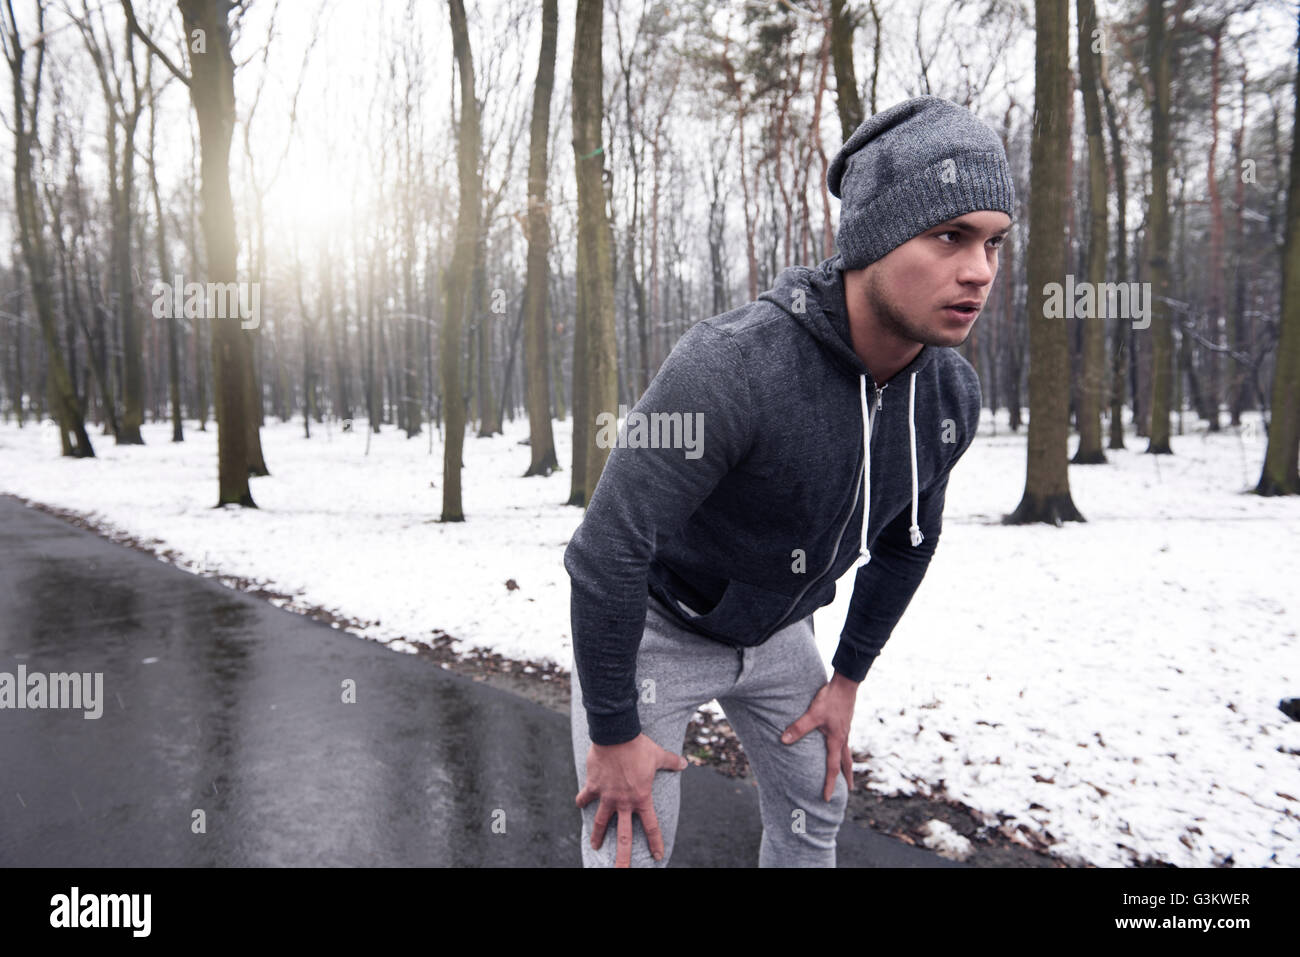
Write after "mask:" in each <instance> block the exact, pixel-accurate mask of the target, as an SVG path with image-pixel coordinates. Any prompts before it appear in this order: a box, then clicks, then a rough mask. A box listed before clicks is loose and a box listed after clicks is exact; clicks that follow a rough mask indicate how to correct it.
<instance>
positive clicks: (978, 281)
mask: <svg viewBox="0 0 1300 957" xmlns="http://www.w3.org/2000/svg"><path fill="white" fill-rule="evenodd" d="M996 271H997V262H996V260H994V262H993V263H992V265H990V263H989V257H988V255H987V254H986V253H985V251H984V247H983V246H982V245H981V246H980V247H978V248H977V249H976V250H974V251H972V252H971V253H969V254H967V255H966V256H964V257H963V258H962V262H961V268H960V270H958V273H957V281H958V282H960V283H962V284H963V285H968V284H969V285H975V286H987V285H988V284H989V283H991V282H992V281H993V275H994V273H995V272H996Z"/></svg>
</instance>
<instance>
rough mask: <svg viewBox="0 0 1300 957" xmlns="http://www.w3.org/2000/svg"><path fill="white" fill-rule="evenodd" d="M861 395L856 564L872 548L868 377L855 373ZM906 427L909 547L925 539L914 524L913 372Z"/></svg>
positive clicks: (863, 560) (864, 559)
mask: <svg viewBox="0 0 1300 957" xmlns="http://www.w3.org/2000/svg"><path fill="white" fill-rule="evenodd" d="M858 385H859V387H860V399H861V404H862V540H861V544H860V546H859V548H858V565H859V567H860V566H862V565H866V564H867V563H868V562H870V561H871V552H869V551H868V550H867V529H868V527H869V525H870V523H871V410H870V407H869V406H868V405H867V377H866V375H860V376H858ZM907 429H908V436H909V438H910V439H911V450H912V525H911V527H910V528H909V529H908V532H909V537H910V539H911V542H912V547H913V548H915V547H916V546H917V545H920V544H921V542H922V540H923V539H924V537H925V536H924V535H922V534H921V526H920V525H918V524H917V513H918V509H919V494H918V491H917V471H916V373H915V372H913V373H912V375H911V379H910V381H909V384H908V392H907Z"/></svg>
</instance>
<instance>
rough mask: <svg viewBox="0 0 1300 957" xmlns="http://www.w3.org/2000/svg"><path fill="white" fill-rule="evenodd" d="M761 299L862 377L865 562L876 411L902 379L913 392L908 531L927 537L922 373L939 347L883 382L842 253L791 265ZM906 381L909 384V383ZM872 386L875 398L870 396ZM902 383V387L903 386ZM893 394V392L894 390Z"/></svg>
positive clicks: (915, 541)
mask: <svg viewBox="0 0 1300 957" xmlns="http://www.w3.org/2000/svg"><path fill="white" fill-rule="evenodd" d="M758 298H759V300H760V301H766V302H770V303H772V304H773V305H776V306H779V307H780V308H781V309H782V310H783V311H784V312H786V313H787V314H788V315H789V316H790V317H791V318H792V319H793V320H794V321H795V322H796V323H798V324H799V325H800V326H801V327H802V328H803V329H804V330H805V331H807V332H808V334H809V335H810V336H812V337H813V338H814V339H815V340H816V341H817V343H818V345H819V346H821V348H822V352H823V354H824V355H826V356H827V358H828V359H829V360H830V362H831V363H832V364H833V365H835V366H836V367H838V368H840V369H841V370H843V371H844V373H845V374H846V375H852V376H855V377H856V378H857V379H858V389H859V396H860V405H861V409H862V459H863V466H862V496H863V499H862V501H863V508H862V531H861V538H860V546H859V549H858V555H859V558H858V564H859V566H861V565H865V564H867V563H868V562H869V561H871V553H870V552H869V551H868V549H867V529H868V527H869V526H870V522H871V514H870V512H871V431H872V428H871V427H872V412H873V407H874V411H876V412H879V411H880V409H881V408H882V407H883V403H884V391H885V389H887V388H888V387H889V386H890V385H894V384H895V383H899V384H900V386H901V387H902V388H905V389H906V391H907V426H908V434H909V436H910V438H911V452H912V454H911V480H912V524H911V527H910V528H909V529H908V531H909V534H910V541H911V543H912V547H913V548H915V547H916V546H918V545H920V544H921V542H922V541H923V540H924V536H923V535H922V534H921V527H920V525H919V524H918V521H917V514H918V504H919V498H920V492H919V489H918V488H917V468H916V374H917V373H918V372H919V371H921V370H922V369H924V368H925V367H926V366H927V365H929V364H930V363H931V362H932V361H933V360H934V358H935V352H936V348H937V347H935V346H929V345H923V346H921V351H920V352H918V353H917V354H916V356H915V357H914V358H913V359H912V361H911V362H909V363H908V364H907V365H906V366H905V367H904V368H903V369H902V370H900V371H899V372H898V373H897V374H896V375H895V376H894V377H893V378H892V379H890V380H889V382H887V383H885V384H884V385H881V386H877V385H876V382H875V380H874V379H872V377H871V373H870V372H869V371H868V370H867V367H866V364H865V363H863V361H862V359H861V358H860V357H859V356H858V354H857V352H855V351H854V349H853V337H852V334H851V333H850V331H849V310H848V302H847V300H846V298H845V295H844V271H843V258H842V256H841V255H840V254H838V253H837V254H836V255H835V256H832V257H831V258H829V259H825V260H823V261H822V262H821V263H819V264H818V265H817V266H816V267H814V268H809V267H807V266H791V267H789V268H788V269H784V270H782V271H781V273H780V274H779V275H778V276H777V277H776V282H775V284H774V285H773V286H772V288H771V289H769V290H768V291H766V292H764V293H762V294H761V295H760V296H759V297H758ZM904 383H905V385H903V384H904ZM868 387H870V391H871V392H872V393H873V400H868ZM897 388H898V387H896V390H897ZM891 396H892V394H891Z"/></svg>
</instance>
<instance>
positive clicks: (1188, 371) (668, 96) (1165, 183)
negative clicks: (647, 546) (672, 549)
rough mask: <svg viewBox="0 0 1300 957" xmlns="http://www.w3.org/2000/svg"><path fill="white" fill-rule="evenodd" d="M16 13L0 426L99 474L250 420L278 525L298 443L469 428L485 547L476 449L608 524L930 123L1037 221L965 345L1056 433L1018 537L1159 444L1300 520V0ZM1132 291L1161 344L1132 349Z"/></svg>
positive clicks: (157, 7)
mask: <svg viewBox="0 0 1300 957" xmlns="http://www.w3.org/2000/svg"><path fill="white" fill-rule="evenodd" d="M362 6H363V7H364V8H365V9H364V11H362V10H360V9H359V7H362ZM602 7H605V8H607V9H602ZM3 14H4V29H3V39H4V50H5V56H6V60H7V63H8V67H9V81H10V87H11V92H12V96H11V97H9V98H7V100H6V103H5V106H6V107H7V109H5V111H4V112H5V121H6V124H7V129H8V133H9V134H11V136H10V138H9V140H8V142H7V143H6V146H7V147H9V148H11V149H12V156H13V162H12V164H6V165H7V167H8V170H7V171H8V172H9V173H10V174H11V176H12V182H13V189H12V191H10V190H5V191H4V194H3V195H4V196H5V197H6V199H7V200H9V201H10V202H7V203H6V212H7V213H8V214H9V215H6V216H5V221H6V222H7V223H8V224H9V226H10V232H11V238H12V241H11V242H10V243H9V244H8V249H9V252H10V254H9V256H8V257H6V258H5V261H4V263H3V265H2V266H0V296H2V297H3V300H4V302H3V312H0V396H2V397H3V398H2V400H0V413H2V414H3V417H4V420H5V421H6V422H12V423H15V424H16V425H18V426H22V425H24V424H25V423H28V422H32V421H35V422H39V421H41V420H43V419H49V420H52V421H54V422H56V423H57V424H58V430H59V435H60V442H61V452H62V454H63V455H65V456H71V457H88V456H93V455H94V454H95V448H96V445H97V444H102V443H104V442H111V443H115V444H116V445H132V444H141V443H143V442H144V438H143V436H142V431H141V428H142V425H143V424H144V423H146V422H170V424H171V434H170V441H172V442H177V443H179V442H184V441H185V440H186V437H187V433H188V432H189V431H190V430H199V431H203V430H207V429H210V428H213V427H216V428H218V429H219V450H218V456H219V491H218V496H217V498H216V503H217V504H228V503H237V504H240V505H244V506H253V505H254V504H255V502H254V498H253V495H252V492H251V489H252V488H253V486H252V485H250V482H249V479H250V477H257V476H267V475H270V474H271V466H272V465H273V464H274V463H273V462H271V463H268V461H267V460H266V457H265V455H264V453H263V449H262V443H261V430H262V428H263V427H264V425H265V423H266V422H267V420H268V419H276V420H279V421H281V422H289V421H291V420H292V421H299V422H300V423H301V428H302V432H303V435H304V436H306V437H310V436H311V435H312V430H313V427H315V428H317V429H319V428H320V427H321V426H322V425H323V424H324V423H325V422H326V421H329V422H330V423H332V424H337V426H338V427H339V428H342V429H353V428H356V429H363V428H364V429H368V430H371V431H373V432H375V433H378V432H379V431H380V430H381V429H386V428H387V429H396V430H399V431H400V432H402V433H403V434H405V435H406V436H407V437H408V438H414V437H417V436H420V435H421V434H422V432H423V430H425V429H433V430H436V431H437V434H438V436H439V437H440V438H441V445H442V450H443V474H442V483H441V487H442V490H443V499H442V503H441V513H440V518H441V519H442V520H444V521H457V520H461V519H462V518H464V512H463V507H462V503H461V483H460V472H461V468H462V464H463V458H462V449H463V443H464V441H465V436H467V435H470V434H473V435H477V436H490V435H493V434H499V433H500V431H501V427H502V422H503V421H513V420H515V419H516V418H517V417H527V420H528V422H529V431H528V442H529V448H530V453H531V460H530V461H529V462H528V464H527V468H526V470H525V474H526V475H547V474H550V472H551V471H553V470H555V469H558V468H564V469H566V470H568V471H569V473H570V495H569V502H570V504H575V505H581V504H583V503H584V502H585V501H586V498H587V496H588V493H589V490H590V489H592V488H594V485H595V482H596V480H597V478H598V477H599V475H600V471H601V468H602V466H603V463H604V459H605V456H606V455H607V454H608V449H607V448H602V447H601V445H600V444H599V443H598V442H597V433H598V427H597V425H596V422H597V418H598V416H599V415H600V414H602V413H604V414H606V415H612V414H614V412H615V411H616V409H617V407H618V406H619V405H620V404H625V405H629V406H630V405H632V404H633V403H635V401H636V399H637V398H638V397H639V396H640V395H641V394H642V393H643V392H644V390H645V388H646V385H647V384H648V382H649V381H650V379H652V378H653V376H654V374H655V371H656V369H657V368H658V366H659V364H660V363H661V362H662V360H663V358H664V357H665V355H666V354H667V353H668V351H669V350H670V349H671V347H672V345H673V343H674V342H675V341H676V340H677V339H678V338H679V337H680V335H681V334H682V332H683V331H684V330H685V329H686V328H688V327H689V326H690V325H692V324H693V323H694V322H696V321H698V320H700V319H702V318H705V317H707V316H710V315H715V314H718V313H721V312H724V311H726V310H728V309H731V308H734V307H735V306H737V305H740V304H742V303H744V302H746V301H750V300H752V299H754V298H756V297H757V296H758V294H759V292H760V291H761V290H763V289H765V288H767V287H768V286H769V285H770V284H771V282H772V280H773V278H774V276H775V275H776V273H777V272H779V271H780V270H781V269H782V268H784V267H785V266H787V265H790V264H793V263H804V264H808V265H813V264H816V263H817V262H818V261H820V260H822V259H825V258H827V257H829V256H831V255H833V254H834V251H835V250H834V222H835V218H836V211H835V208H834V207H835V206H836V205H837V203H833V202H832V199H831V197H830V195H829V193H828V192H827V190H826V187H825V175H824V174H825V169H826V165H827V162H828V157H829V156H830V155H833V153H834V151H835V149H836V148H837V146H838V143H839V142H840V140H841V139H843V138H847V137H848V135H849V134H850V133H851V132H852V131H853V129H855V128H856V127H857V126H858V125H859V124H860V123H861V121H862V120H863V119H864V118H865V117H867V116H870V115H872V114H873V113H875V112H877V111H879V110H881V109H883V108H884V107H885V106H887V105H889V104H890V103H892V102H894V100H895V99H897V98H902V97H904V96H911V95H920V94H933V95H939V96H943V97H946V98H949V99H952V100H953V101H955V102H957V103H960V104H962V105H964V106H967V107H968V108H970V109H971V110H973V111H975V112H976V113H977V114H979V115H981V116H982V117H984V118H985V119H987V120H988V121H989V122H990V123H991V124H993V125H994V126H995V127H996V128H997V129H999V130H1000V131H1001V134H1002V137H1003V141H1004V145H1005V148H1006V151H1007V153H1008V156H1009V157H1010V158H1011V161H1012V165H1013V168H1014V173H1015V177H1016V186H1017V193H1018V195H1019V196H1020V197H1021V204H1022V206H1023V214H1022V215H1021V216H1018V217H1017V218H1016V219H1017V226H1016V229H1015V231H1014V232H1013V233H1012V235H1011V237H1009V239H1008V242H1007V244H1006V245H1005V247H1004V254H1003V257H1002V265H1001V269H1000V272H999V275H998V276H997V280H996V285H995V288H994V289H993V291H992V293H991V296H990V299H989V303H988V308H987V310H986V312H985V314H984V316H983V317H982V321H981V322H980V323H978V324H977V327H976V329H975V330H974V332H973V333H972V335H971V336H970V338H969V339H968V341H967V342H966V343H965V344H964V345H962V346H961V352H962V354H963V355H964V356H965V358H966V359H967V360H968V361H969V362H971V363H972V365H973V366H974V367H975V369H976V370H977V371H978V373H979V375H980V379H981V382H982V384H983V400H984V402H985V404H986V406H987V408H988V409H989V410H990V411H991V412H994V413H996V412H997V410H999V409H1002V410H1005V412H1006V415H1007V416H1008V420H1009V427H1010V428H1011V429H1013V430H1017V429H1020V428H1021V427H1022V426H1024V425H1025V423H1026V420H1027V421H1028V426H1027V427H1028V429H1029V433H1030V443H1029V448H1030V452H1029V455H1028V460H1027V469H1026V484H1025V496H1024V498H1023V500H1022V502H1021V505H1020V506H1019V508H1017V509H1016V511H1015V512H1014V513H1013V515H1012V516H1009V518H1012V519H1014V520H1017V521H1052V522H1059V521H1061V520H1069V519H1071V518H1077V517H1081V516H1080V515H1079V512H1078V510H1077V509H1076V508H1075V507H1074V504H1073V503H1072V501H1071V499H1070V495H1069V483H1068V472H1067V468H1066V466H1067V464H1069V463H1075V464H1102V463H1105V461H1106V451H1107V450H1108V449H1117V448H1123V447H1124V445H1125V443H1126V442H1128V443H1132V442H1135V441H1138V440H1140V441H1141V443H1142V446H1143V448H1144V450H1145V451H1147V452H1150V453H1152V454H1176V452H1177V442H1176V441H1175V439H1176V437H1177V436H1180V435H1183V434H1185V433H1186V432H1187V431H1190V430H1196V429H1202V428H1203V429H1208V430H1209V431H1210V432H1217V431H1219V430H1221V429H1225V428H1231V429H1243V428H1245V429H1249V428H1250V427H1251V426H1250V425H1249V424H1247V425H1243V420H1242V414H1243V412H1257V413H1259V414H1260V416H1261V422H1262V423H1263V425H1262V427H1263V429H1264V430H1265V433H1266V435H1267V440H1268V454H1267V456H1266V460H1265V464H1264V467H1263V469H1262V470H1261V474H1260V475H1259V476H1258V481H1257V483H1256V486H1257V491H1258V492H1259V493H1261V494H1265V495H1272V494H1296V493H1297V492H1300V484H1298V480H1297V470H1296V462H1297V448H1298V446H1297V443H1298V442H1300V341H1298V340H1300V332H1298V331H1297V322H1300V319H1297V310H1300V305H1297V303H1298V302H1300V297H1297V296H1295V295H1288V294H1287V293H1288V287H1287V285H1286V284H1287V282H1295V281H1297V278H1298V277H1297V274H1296V269H1295V268H1288V266H1289V265H1292V264H1294V263H1295V262H1296V260H1295V259H1294V257H1295V256H1296V255H1297V252H1296V250H1295V248H1294V245H1289V244H1288V238H1289V237H1290V236H1291V235H1292V232H1293V229H1292V226H1293V221H1294V219H1295V216H1296V210H1295V209H1294V208H1292V207H1290V206H1288V202H1289V197H1291V196H1293V195H1294V193H1295V190H1293V189H1290V185H1291V183H1292V182H1293V180H1292V179H1291V177H1292V176H1294V175H1296V171H1295V164H1294V163H1293V162H1292V158H1291V156H1292V149H1293V145H1292V143H1293V137H1292V128H1293V117H1294V114H1295V109H1294V103H1295V92H1296V69H1295V63H1294V62H1292V61H1293V60H1294V58H1293V57H1285V56H1283V55H1282V53H1281V51H1283V50H1285V49H1291V48H1293V42H1292V41H1293V35H1292V34H1293V33H1294V22H1293V20H1292V18H1291V16H1290V14H1289V12H1288V10H1287V8H1286V7H1285V6H1284V5H1283V4H1280V3H1276V2H1260V0H1238V2H1218V3H1192V2H1188V0H1174V2H1172V3H1171V2H1168V0H1150V2H1146V3H1131V2H1123V3H1109V4H1098V3H1096V2H1094V0H1078V2H1077V3H1076V4H1075V5H1074V6H1073V8H1071V7H1070V6H1069V5H1067V4H1066V3H1065V2H1064V0H1050V2H1044V0H1039V2H1036V3H1034V4H1033V5H1032V8H1031V6H1030V5H1029V4H1027V3H1022V2H1012V0H985V2H978V3H977V2H966V0H957V2H935V0H912V2H902V0H896V2H894V3H892V4H891V3H886V2H880V0H867V2H859V3H853V2H849V0H808V2H795V0H783V2H773V3H759V2H737V3H730V4H709V3H703V2H698V0H695V2H689V3H676V4H669V3H654V2H648V0H646V2H641V3H636V2H631V0H615V2H612V3H608V4H604V5H602V4H600V3H589V2H579V3H577V4H576V8H574V9H571V10H566V11H565V17H563V18H561V17H560V14H559V9H558V4H557V3H555V2H542V3H537V2H528V0H501V2H500V3H496V4H471V5H470V6H469V8H468V9H466V7H465V5H464V4H463V3H461V2H459V0H451V2H449V3H448V4H446V5H445V7H444V6H440V5H437V4H434V5H428V4H417V3H414V2H408V3H406V4H401V3H393V2H388V3H375V4H364V5H350V4H343V3H339V2H337V0H335V2H331V0H321V2H319V3H314V4H313V3H309V2H307V0H302V2H295V3H292V4H290V3H288V2H283V0H257V2H255V3H253V2H241V3H232V2H230V0H181V2H179V3H176V4H170V3H162V2H159V0H143V2H142V0H121V2H108V0H104V2H99V3H92V2H91V0H80V2H74V0H32V2H30V3H23V2H21V0H19V2H17V3H14V2H6V3H5V4H4V9H3ZM560 39H563V41H564V42H563V43H560V42H559V41H560ZM569 51H571V56H570V55H569ZM557 67H559V68H560V70H561V73H560V74H559V79H558V80H557ZM565 68H567V70H566V69H565ZM566 74H567V75H566ZM566 114H567V115H566ZM10 203H11V204H10ZM1047 235H1050V236H1052V237H1059V239H1053V240H1052V241H1050V242H1049V241H1047V240H1046V239H1044V238H1042V237H1043V236H1047ZM1052 287H1055V291H1054V292H1053V289H1052ZM1063 287H1064V296H1062V292H1063ZM1076 288H1078V289H1085V288H1086V290H1087V292H1088V296H1087V302H1086V303H1085V301H1084V299H1083V298H1081V297H1080V296H1079V294H1077V293H1076V292H1075V290H1076ZM1094 288H1096V289H1098V290H1099V291H1100V295H1099V296H1098V297H1097V306H1096V307H1095V308H1094V307H1093V306H1092V305H1091V304H1092V292H1091V290H1092V289H1094ZM1108 288H1109V299H1110V307H1111V308H1110V310H1107V309H1106V307H1105V305H1104V303H1105V300H1106V298H1107V296H1106V290H1107V289H1108ZM1130 288H1131V289H1132V291H1133V295H1134V297H1135V298H1134V301H1135V302H1138V301H1140V299H1139V297H1140V296H1141V294H1142V292H1143V291H1144V290H1145V291H1147V293H1148V296H1149V298H1148V299H1147V300H1146V303H1147V304H1146V307H1145V308H1146V310H1147V313H1148V314H1147V315H1146V318H1145V322H1144V321H1142V320H1140V319H1139V320H1136V321H1130V320H1129V319H1127V318H1121V317H1120V314H1124V315H1125V316H1127V306H1128V303H1127V296H1126V297H1125V300H1124V301H1120V302H1117V301H1116V293H1117V292H1118V291H1124V292H1125V293H1127V292H1128V291H1129V289H1130ZM182 290H183V291H184V292H183V294H182ZM1076 299H1078V305H1079V307H1080V308H1079V309H1077V310H1076V309H1075V308H1074V306H1075V304H1076ZM254 313H256V315H254ZM220 316H225V317H232V316H233V317H237V318H239V320H240V321H239V323H238V324H236V323H234V322H233V321H229V320H227V321H222V320H221V319H218V318H214V317H220ZM1043 319H1056V320H1059V321H1054V322H1044V321H1041V320H1043ZM1065 382H1068V383H1069V388H1068V390H1067V389H1062V388H1060V387H1059V386H1060V385H1061V384H1063V383H1065ZM1126 417H1127V418H1126ZM1126 421H1128V422H1130V423H1131V433H1130V434H1129V435H1128V436H1126V435H1125V422H1126ZM562 422H564V423H567V424H566V425H565V427H567V428H571V429H572V430H573V431H574V437H575V441H574V443H573V454H572V461H571V462H563V463H561V462H559V461H558V460H557V458H556V451H555V442H554V438H553V433H554V429H555V428H557V427H559V423H562ZM1035 422H1036V423H1037V425H1035ZM470 430H472V433H471V431H470ZM1069 436H1074V437H1076V438H1077V442H1078V445H1077V449H1076V451H1075V452H1074V454H1073V456H1067V440H1068V437H1069Z"/></svg>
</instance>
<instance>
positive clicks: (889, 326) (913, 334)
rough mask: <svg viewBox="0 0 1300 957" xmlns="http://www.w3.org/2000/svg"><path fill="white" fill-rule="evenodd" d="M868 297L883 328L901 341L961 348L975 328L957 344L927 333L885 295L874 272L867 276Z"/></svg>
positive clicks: (972, 325)
mask: <svg viewBox="0 0 1300 957" xmlns="http://www.w3.org/2000/svg"><path fill="white" fill-rule="evenodd" d="M866 296H867V301H868V302H869V303H870V304H871V309H872V312H873V314H874V315H875V316H876V317H877V318H878V319H879V320H880V324H881V326H882V327H884V328H885V329H886V330H887V331H888V332H889V333H890V335H894V336H898V337H899V338H900V339H906V340H908V341H909V342H917V343H920V344H922V345H926V346H940V347H955V346H960V345H961V344H962V343H964V342H965V341H966V339H967V337H968V336H969V335H970V332H971V330H972V329H974V328H975V323H974V322H972V323H971V324H970V325H968V326H967V327H966V329H965V334H964V335H962V337H961V338H960V339H958V340H957V341H956V342H953V341H951V339H948V338H943V337H939V336H936V335H934V334H932V333H930V332H927V331H926V330H925V329H924V328H923V327H922V326H920V325H918V324H917V323H915V322H913V321H912V320H911V319H909V318H908V317H907V314H906V313H905V312H904V311H903V310H902V309H901V308H900V307H899V306H898V304H897V303H895V302H894V301H893V300H892V299H890V298H889V297H888V296H886V295H885V293H884V291H883V290H882V289H880V287H879V286H878V284H877V281H876V273H875V272H874V271H872V272H870V273H868V274H867V284H866ZM977 321H978V320H977Z"/></svg>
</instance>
